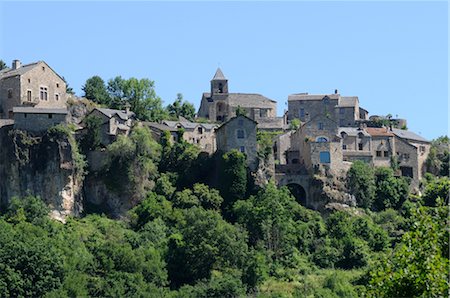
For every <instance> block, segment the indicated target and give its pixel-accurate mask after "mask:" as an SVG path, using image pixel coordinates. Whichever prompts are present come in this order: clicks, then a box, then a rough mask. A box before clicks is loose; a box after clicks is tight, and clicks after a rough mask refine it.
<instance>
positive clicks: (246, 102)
mask: <svg viewBox="0 0 450 298" xmlns="http://www.w3.org/2000/svg"><path fill="white" fill-rule="evenodd" d="M238 107H239V108H241V109H243V110H245V111H246V116H248V117H249V118H250V119H253V120H255V121H257V122H258V123H261V125H262V128H263V129H268V130H280V129H283V128H284V127H285V121H284V118H283V117H277V102H276V101H274V100H271V99H269V98H267V97H265V96H263V95H261V94H254V93H230V92H229V91H228V79H226V78H225V76H224V75H223V73H222V71H221V70H220V69H217V71H216V74H215V75H214V77H213V79H212V80H211V92H205V93H203V96H202V99H201V103H200V108H199V110H198V113H197V116H198V117H201V118H206V119H208V120H210V121H212V122H226V121H227V120H229V119H231V118H232V117H235V116H236V110H237V109H238Z"/></svg>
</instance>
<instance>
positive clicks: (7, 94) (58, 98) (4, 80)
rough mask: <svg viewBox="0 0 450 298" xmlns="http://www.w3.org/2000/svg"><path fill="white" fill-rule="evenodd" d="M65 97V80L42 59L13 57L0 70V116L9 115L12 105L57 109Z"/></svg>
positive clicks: (8, 116) (64, 102)
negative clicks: (31, 60) (26, 61)
mask: <svg viewBox="0 0 450 298" xmlns="http://www.w3.org/2000/svg"><path fill="white" fill-rule="evenodd" d="M66 101H67V95H66V83H65V82H64V80H63V78H62V77H61V76H60V75H58V74H57V73H56V72H55V71H54V70H53V69H52V68H51V67H50V66H49V65H48V64H47V63H45V62H44V61H38V62H35V63H30V64H25V65H22V64H21V62H20V61H19V60H14V61H13V63H12V67H11V68H6V69H3V70H1V71H0V118H12V117H13V108H14V107H20V106H31V107H36V108H51V109H52V108H57V109H59V108H65V107H66Z"/></svg>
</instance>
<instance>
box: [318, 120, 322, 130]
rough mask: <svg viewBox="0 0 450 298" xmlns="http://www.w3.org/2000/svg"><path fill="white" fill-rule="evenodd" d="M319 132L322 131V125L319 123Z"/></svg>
mask: <svg viewBox="0 0 450 298" xmlns="http://www.w3.org/2000/svg"><path fill="white" fill-rule="evenodd" d="M319 130H323V123H322V122H319Z"/></svg>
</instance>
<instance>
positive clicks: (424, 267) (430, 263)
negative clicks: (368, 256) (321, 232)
mask: <svg viewBox="0 0 450 298" xmlns="http://www.w3.org/2000/svg"><path fill="white" fill-rule="evenodd" d="M447 216H448V209H447V208H446V207H440V208H439V209H436V208H427V207H419V208H418V209H417V210H414V211H413V218H412V220H413V222H414V224H413V225H412V230H410V231H409V232H407V233H405V234H404V235H403V237H402V241H401V243H400V244H399V245H397V246H396V247H395V249H394V251H392V253H390V254H389V255H386V256H384V258H383V259H382V260H381V262H379V263H377V264H374V265H373V267H372V268H371V269H370V271H369V273H370V281H369V291H368V296H369V297H447V296H448V291H449V278H448V272H449V269H450V268H449V260H448V237H449V234H448V218H447Z"/></svg>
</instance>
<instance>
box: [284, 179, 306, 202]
mask: <svg viewBox="0 0 450 298" xmlns="http://www.w3.org/2000/svg"><path fill="white" fill-rule="evenodd" d="M286 187H287V188H288V189H289V191H290V192H291V194H292V195H293V196H294V197H295V199H296V200H297V202H298V203H299V204H301V205H302V206H305V207H306V191H305V189H304V188H303V186H301V185H300V184H297V183H289V184H287V185H286Z"/></svg>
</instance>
